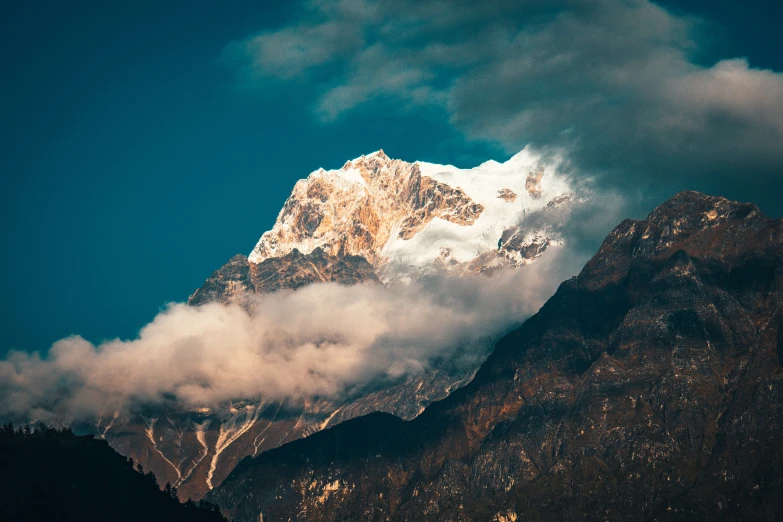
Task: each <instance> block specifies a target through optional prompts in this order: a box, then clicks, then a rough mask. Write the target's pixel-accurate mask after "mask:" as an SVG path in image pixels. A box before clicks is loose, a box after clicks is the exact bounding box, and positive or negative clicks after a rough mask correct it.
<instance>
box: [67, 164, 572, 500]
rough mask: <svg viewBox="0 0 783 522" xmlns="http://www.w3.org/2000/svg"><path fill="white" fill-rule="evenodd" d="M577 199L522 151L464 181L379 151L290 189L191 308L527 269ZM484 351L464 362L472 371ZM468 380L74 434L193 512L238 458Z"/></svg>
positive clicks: (400, 409) (451, 375)
mask: <svg viewBox="0 0 783 522" xmlns="http://www.w3.org/2000/svg"><path fill="white" fill-rule="evenodd" d="M575 199H577V197H576V195H575V194H573V193H572V192H571V190H570V188H569V185H568V183H567V182H566V181H565V180H564V179H563V178H561V177H560V176H559V175H558V174H557V165H556V164H550V163H546V162H544V161H542V160H541V159H540V158H538V157H536V156H534V155H532V154H531V153H529V152H528V151H522V152H520V153H519V154H517V155H515V156H514V157H512V158H511V159H509V160H508V161H507V162H505V163H497V162H494V161H489V162H486V163H484V164H482V165H480V166H478V167H476V168H474V169H458V168H455V167H453V166H450V165H435V164H431V163H424V162H414V163H408V162H405V161H401V160H396V159H391V158H389V157H388V156H387V155H386V154H385V153H384V152H383V151H377V152H374V153H372V154H369V155H366V156H361V157H359V158H356V159H354V160H352V161H349V162H347V163H346V164H345V165H344V166H343V167H342V168H340V169H337V170H328V171H327V170H323V169H319V170H316V171H315V172H313V173H311V174H310V175H309V176H308V177H307V178H306V179H303V180H300V181H299V182H297V183H296V185H295V186H294V189H293V191H292V193H291V196H290V197H289V198H288V200H287V201H286V202H285V204H284V205H283V208H282V210H281V211H280V214H279V216H278V218H277V221H276V222H275V224H274V226H273V228H272V229H271V230H269V231H267V232H265V233H264V234H263V235H262V236H261V238H260V240H259V241H258V243H257V245H256V246H255V248H254V249H253V250H252V252H251V253H250V255H249V256H247V257H245V256H244V255H236V256H234V257H233V258H232V259H230V260H229V261H228V263H226V264H225V265H224V266H223V267H221V268H220V269H218V270H217V271H215V272H214V273H213V274H212V275H211V276H210V277H209V278H208V279H207V281H206V282H205V283H204V284H203V285H202V286H201V287H200V288H199V289H198V290H196V291H195V292H194V293H193V294H192V295H191V296H190V299H189V300H188V302H189V304H190V305H193V306H200V305H204V304H208V303H213V302H218V303H238V304H240V305H242V306H245V307H246V308H248V309H250V308H252V306H253V297H254V296H255V295H257V294H265V293H270V292H276V291H280V290H296V289H297V288H301V287H303V286H306V285H310V284H317V283H329V282H331V283H339V284H343V285H351V284H358V283H367V284H405V283H407V282H411V281H416V280H418V279H421V278H423V277H427V276H429V275H432V274H447V275H450V276H455V277H460V276H473V275H475V274H487V275H491V274H492V273H494V272H495V271H496V270H499V269H502V268H504V267H508V268H519V267H524V266H525V265H527V264H529V263H531V262H533V261H534V260H535V259H537V258H538V257H539V256H541V254H542V253H543V252H544V251H545V250H546V249H547V248H550V247H552V246H557V245H559V244H560V243H562V238H561V237H560V236H559V234H558V233H557V226H558V225H559V221H558V220H560V219H562V215H561V211H562V210H564V209H567V208H568V206H569V205H570V204H571V203H572V201H574V200H575ZM487 348H488V345H487V344H484V345H481V346H476V347H475V348H474V350H475V352H476V353H477V354H478V357H477V358H476V359H477V360H479V361H480V360H482V359H483V358H482V356H483V355H485V353H486V350H487ZM477 367H478V363H471V364H470V365H468V366H464V365H462V366H459V365H453V364H450V363H449V361H444V362H443V363H442V364H441V365H440V366H438V367H434V368H430V369H429V370H428V371H427V372H425V373H424V374H421V375H414V376H411V377H407V378H405V379H403V380H402V381H396V382H390V383H387V384H385V385H384V386H383V387H381V388H377V387H375V388H372V389H366V390H359V391H357V392H355V393H353V394H352V395H351V396H350V397H338V398H313V399H312V400H298V401H286V402H282V403H281V402H279V401H274V400H269V399H267V398H265V397H237V398H236V400H234V401H231V402H227V403H225V404H220V405H217V406H216V405H205V406H204V407H200V408H196V409H193V408H185V407H183V406H182V405H181V404H178V403H176V402H175V401H174V402H172V403H171V404H165V405H163V406H160V405H158V406H155V407H151V406H150V407H141V408H137V409H136V410H134V412H132V414H131V415H123V414H120V413H119V412H118V411H117V412H112V411H108V412H106V414H105V415H103V416H101V417H100V418H98V419H95V421H94V422H92V423H84V424H81V425H79V426H75V429H80V430H82V431H85V432H91V433H94V434H95V435H96V436H98V437H100V438H105V439H106V440H108V441H109V442H110V443H111V445H112V447H113V448H115V449H116V450H117V451H119V452H120V453H122V454H123V455H126V456H130V457H132V458H133V459H135V460H136V461H139V462H141V463H142V464H143V465H144V467H145V468H146V469H151V470H152V471H153V472H154V473H155V475H156V476H157V477H158V478H159V479H160V480H161V481H162V482H166V481H168V482H170V483H171V484H173V485H175V486H176V487H177V488H178V490H179V492H180V495H181V496H182V498H194V499H198V498H201V497H202V496H203V495H204V494H206V493H207V492H208V491H210V490H211V489H212V488H214V487H215V486H217V485H218V484H220V483H221V482H222V481H223V479H225V477H226V476H228V474H229V472H231V470H232V469H233V468H234V466H236V464H237V463H238V462H239V461H240V460H241V459H242V458H244V457H245V456H257V455H259V454H261V453H263V452H264V451H267V450H269V449H272V448H275V447H278V446H280V445H281V444H284V443H286V442H290V441H292V440H295V439H298V438H301V437H304V436H307V435H309V434H311V433H314V432H316V431H319V430H322V429H324V428H326V427H327V426H333V425H335V424H338V423H340V422H343V421H345V420H348V419H350V418H353V417H356V416H359V415H364V414H367V413H370V412H374V411H385V412H389V413H392V414H395V415H397V416H400V417H402V418H405V419H411V418H414V417H415V416H416V415H418V414H419V413H420V412H421V411H422V410H423V409H424V407H425V406H426V405H428V404H430V403H431V402H432V401H434V400H438V399H442V398H444V397H446V396H447V395H448V394H449V393H450V392H451V391H452V390H454V389H456V388H458V387H460V386H463V385H464V384H465V383H467V382H468V381H469V380H470V379H471V378H472V377H473V375H474V373H475V371H476V370H477Z"/></svg>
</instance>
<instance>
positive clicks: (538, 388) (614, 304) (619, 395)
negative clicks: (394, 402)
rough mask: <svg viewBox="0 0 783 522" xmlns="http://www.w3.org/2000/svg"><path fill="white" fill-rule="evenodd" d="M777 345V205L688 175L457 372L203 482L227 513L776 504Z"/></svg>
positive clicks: (385, 514) (270, 517)
mask: <svg viewBox="0 0 783 522" xmlns="http://www.w3.org/2000/svg"><path fill="white" fill-rule="evenodd" d="M782 361H783V220H772V219H769V218H767V217H765V216H764V215H763V214H762V213H761V212H760V211H759V209H758V208H757V207H755V206H754V205H751V204H743V203H737V202H732V201H728V200H726V199H723V198H716V197H709V196H705V195H702V194H698V193H694V192H684V193H681V194H678V195H677V196H675V197H674V198H673V199H671V200H670V201H668V202H666V203H665V204H663V205H661V206H660V207H658V208H657V209H656V210H655V211H653V212H652V213H651V214H650V215H649V217H648V218H647V219H646V220H643V221H632V220H626V221H624V222H623V223H621V224H620V225H619V226H618V227H617V228H615V230H614V231H612V232H611V234H610V235H609V236H608V237H607V239H606V240H605V241H604V243H603V245H602V246H601V248H600V250H599V252H598V253H597V254H596V255H595V257H594V258H593V259H592V260H591V261H590V262H588V263H587V265H586V266H585V267H584V269H583V270H582V272H581V273H580V274H579V275H578V276H577V277H574V278H572V279H570V280H568V281H566V282H564V283H563V284H562V285H561V286H560V288H559V289H558V291H557V292H556V294H555V295H554V296H553V297H552V298H551V299H550V300H549V301H548V302H547V303H546V305H544V307H542V309H541V310H540V312H539V313H538V314H537V315H535V316H534V317H532V318H531V319H529V320H528V321H527V322H526V323H525V324H524V325H523V326H522V327H521V328H520V329H519V330H517V331H515V332H513V333H511V334H510V335H508V336H507V337H505V338H504V339H503V340H502V341H501V342H499V343H498V345H497V346H496V349H495V350H494V352H493V354H492V355H491V356H490V358H489V359H488V361H487V362H486V363H485V364H484V365H483V366H482V368H481V369H480V370H479V372H478V374H477V375H476V377H475V379H474V380H473V381H472V382H471V383H470V384H469V385H468V386H466V387H465V388H462V389H461V390H458V391H457V392H455V393H454V394H452V395H451V396H450V397H448V398H447V399H445V400H443V401H441V402H438V403H435V404H433V405H432V406H430V407H429V408H428V409H427V410H426V411H425V412H424V413H422V414H421V415H420V416H419V417H417V418H416V419H413V420H412V421H402V420H400V419H397V418H395V417H392V416H391V415H387V414H371V415H368V416H365V417H360V418H356V419H353V420H350V421H347V422H345V423H343V424H340V425H338V426H336V427H334V428H331V429H328V430H325V431H322V432H319V433H316V434H314V435H312V436H310V437H307V438H306V439H303V440H299V441H295V442H292V443H289V444H286V445H284V446H282V447H280V448H278V449H276V450H272V451H269V452H267V453H264V454H262V455H260V456H258V457H257V458H255V459H250V458H247V459H245V460H243V461H242V462H241V463H240V464H239V465H238V466H237V468H236V469H235V470H234V471H233V472H232V473H231V474H230V475H229V477H228V478H227V479H226V480H225V481H224V482H223V484H222V485H221V486H220V487H219V488H217V489H216V490H214V491H213V492H212V493H210V495H208V497H207V498H208V499H209V500H212V501H215V502H217V503H218V504H219V505H220V506H221V508H223V510H224V511H225V512H227V513H228V514H229V516H230V517H231V518H232V519H233V520H238V521H257V520H261V519H263V520H264V521H266V522H269V521H277V520H300V521H301V520H308V521H326V520H357V521H358V520H417V521H419V520H432V521H436V520H454V521H470V520H495V521H498V522H500V521H503V522H505V521H516V520H542V519H543V520H702V519H710V520H717V519H725V520H780V519H782V518H783V472H781V471H780V470H783V441H782V439H781V437H780V434H781V433H783V371H782V369H781V362H782ZM261 517H262V518H261Z"/></svg>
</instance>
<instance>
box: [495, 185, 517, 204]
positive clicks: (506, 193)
mask: <svg viewBox="0 0 783 522" xmlns="http://www.w3.org/2000/svg"><path fill="white" fill-rule="evenodd" d="M498 197H499V198H500V199H502V200H503V201H505V202H506V203H513V202H515V201H516V200H517V194H516V193H515V192H514V191H513V190H511V189H507V188H504V189H500V190H498Z"/></svg>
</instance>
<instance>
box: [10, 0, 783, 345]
mask: <svg viewBox="0 0 783 522" xmlns="http://www.w3.org/2000/svg"><path fill="white" fill-rule="evenodd" d="M68 4H69V5H66V3H63V2H44V3H29V2H16V3H10V4H6V5H4V6H2V7H0V43H1V44H2V49H3V51H2V68H3V71H4V74H3V77H4V80H3V82H2V84H0V121H2V125H1V126H0V148H1V149H0V172H2V177H3V190H2V191H0V198H2V199H1V201H0V211H1V212H2V219H3V223H4V224H5V226H4V227H2V238H0V240H2V244H3V245H4V249H3V252H4V255H3V256H2V257H1V258H0V264H1V265H0V274H2V278H3V279H2V288H3V292H2V304H1V305H0V306H2V310H0V312H1V313H2V316H3V318H4V319H3V324H4V326H3V328H2V330H1V331H0V353H3V352H4V351H7V350H8V349H11V348H19V349H24V350H46V349H47V348H48V347H49V345H50V344H51V343H52V342H53V341H55V340H56V339H59V338H61V337H64V336H67V335H70V334H75V333H78V334H80V335H82V336H84V337H85V338H87V339H89V340H91V341H99V340H101V339H105V338H111V337H116V336H119V337H122V338H128V337H132V336H133V335H134V334H135V333H136V332H137V331H138V329H139V328H140V327H141V326H142V325H144V324H145V323H146V322H147V321H149V320H150V319H151V318H152V317H153V316H155V314H156V313H157V312H158V310H159V309H160V307H161V306H163V305H164V304H165V303H167V302H169V301H182V300H184V299H186V298H187V296H188V295H189V294H190V293H191V292H192V291H193V290H194V289H195V288H197V287H198V286H200V285H201V283H202V282H203V280H204V279H205V278H206V277H207V276H209V274H210V273H211V272H212V271H213V270H215V269H217V268H218V267H219V266H220V265H222V264H223V263H224V262H225V261H226V260H227V259H228V258H230V257H231V256H232V255H233V254H235V253H238V252H241V253H248V252H249V251H250V250H251V249H252V247H253V245H254V243H255V241H256V240H257V239H258V237H259V236H260V235H261V233H262V232H263V231H265V230H267V229H268V228H270V227H271V225H272V223H273V221H274V218H275V217H276V215H277V213H278V211H279V210H280V208H281V206H282V203H283V201H284V200H285V198H286V197H287V195H288V193H289V192H290V190H291V188H292V186H293V184H294V183H295V181H296V180H297V179H299V178H302V177H304V176H306V175H307V173H309V172H310V171H312V170H314V169H316V168H318V167H321V166H323V167H326V168H330V167H339V166H341V165H342V164H343V163H344V162H345V161H346V160H347V159H350V158H353V157H355V156H358V155H360V154H362V153H366V152H370V151H373V150H376V149H378V148H383V149H384V150H385V151H386V152H387V154H389V155H390V156H392V157H399V158H402V159H406V160H414V159H421V160H427V161H433V162H446V163H452V164H457V165H460V166H471V165H473V164H476V163H478V162H481V161H483V160H485V159H489V158H495V159H505V157H508V156H510V155H511V153H512V151H513V150H514V147H518V148H519V146H520V145H523V144H524V143H526V142H527V141H529V140H531V139H537V140H542V141H545V139H546V136H544V135H534V134H529V133H527V134H526V132H527V131H526V130H525V129H524V128H523V129H521V130H520V131H519V135H518V136H516V135H514V136H510V137H509V136H505V135H501V134H500V131H498V130H497V127H496V125H497V117H495V118H494V119H488V118H484V116H485V115H486V107H484V106H480V107H479V108H478V109H475V110H473V108H472V107H470V106H467V108H466V106H457V107H456V108H455V103H457V104H458V102H460V99H461V98H459V96H456V97H453V98H451V100H452V101H451V102H449V103H446V104H440V105H439V104H437V103H430V102H429V100H427V101H426V102H421V101H417V99H416V98H415V96H413V94H411V93H414V91H415V89H419V90H418V91H415V92H424V93H425V96H432V97H437V96H439V93H440V91H439V86H440V85H441V84H443V83H449V82H454V81H455V78H456V79H457V80H456V81H459V79H460V77H459V76H458V75H460V74H468V73H465V72H464V71H470V74H472V73H473V72H475V69H472V68H471V67H473V65H465V64H459V66H458V67H455V68H454V70H452V71H451V72H449V74H448V75H441V74H440V72H439V70H435V69H431V68H430V69H427V68H426V67H430V65H429V64H424V65H422V66H421V68H420V69H417V70H416V71H415V72H416V73H418V74H421V75H423V77H424V78H425V79H424V80H421V79H420V80H417V82H418V83H416V84H415V85H405V86H403V87H402V88H401V89H407V90H406V91H404V92H402V91H400V90H397V91H391V90H389V91H388V92H387V91H383V92H377V88H376V91H374V92H373V93H371V95H370V96H369V97H368V98H367V99H366V100H364V99H363V100H364V101H361V102H356V103H350V104H349V106H346V108H345V109H340V110H339V111H338V113H337V114H336V115H334V116H330V117H326V118H325V117H324V116H323V113H322V112H321V113H319V111H318V110H317V109H314V106H315V105H317V103H318V100H319V99H320V100H324V99H327V97H328V95H329V93H334V92H346V89H348V91H347V92H349V94H350V93H360V92H362V91H361V88H362V86H363V85H365V84H366V78H362V77H361V76H360V75H359V73H360V72H361V68H360V63H361V62H360V61H359V60H360V59H361V57H362V56H364V55H359V54H357V55H356V58H355V59H351V58H350V55H349V58H347V59H346V60H345V61H344V62H343V61H340V60H343V58H344V55H343V54H340V60H335V59H334V57H333V56H332V57H328V58H322V61H321V62H318V63H317V64H315V65H308V66H306V67H305V66H302V68H301V69H297V71H298V72H297V74H296V75H294V78H293V79H291V78H283V79H281V78H279V77H280V76H281V75H282V76H285V73H286V70H285V69H281V71H282V72H280V71H278V72H277V73H275V74H272V73H271V72H269V70H267V71H266V72H264V71H262V72H261V73H260V74H255V75H253V76H252V77H248V76H247V75H246V74H245V73H243V67H242V63H241V60H242V59H245V60H246V59H247V58H246V57H245V58H242V57H239V58H238V57H237V49H239V50H240V51H241V50H242V49H247V48H248V42H253V41H254V40H253V39H254V38H255V37H256V35H259V34H266V35H268V36H269V38H268V39H267V40H263V42H265V43H264V44H263V45H266V46H267V47H266V48H267V49H268V48H271V47H269V46H270V45H271V43H270V42H272V43H279V42H280V37H281V35H282V33H281V31H284V30H286V29H290V30H291V31H293V34H302V28H303V27H310V26H312V25H313V24H316V23H320V22H318V20H317V17H318V16H321V14H322V13H315V14H313V13H311V12H309V11H308V10H307V9H305V8H302V7H298V6H296V5H294V4H292V3H290V2H230V1H229V2H222V3H220V5H218V4H216V3H214V2H188V3H184V2H183V3H179V4H176V3H173V2H134V3H133V5H132V6H131V5H127V6H118V5H113V4H116V3H114V2H72V3H68ZM665 5H666V6H667V7H669V8H671V9H673V10H674V11H675V12H676V13H677V19H678V20H679V19H682V18H683V16H691V15H695V16H698V17H701V18H702V19H703V20H706V21H707V22H709V23H706V24H701V25H699V27H698V28H697V29H694V32H695V33H697V36H694V41H695V42H696V43H697V44H698V45H697V46H696V48H695V49H689V50H688V55H689V60H690V61H691V62H692V63H694V64H700V65H704V66H705V67H711V66H712V65H714V64H715V63H716V62H717V61H719V60H721V59H726V58H735V57H746V58H747V61H748V64H749V67H751V68H756V69H772V70H774V71H781V70H783V56H782V55H781V53H780V50H781V49H783V42H781V37H780V35H779V32H778V28H777V27H776V21H779V20H780V19H781V18H783V9H781V7H780V4H778V3H776V2H761V1H756V2H752V1H751V2H744V3H743V4H742V5H739V6H738V5H736V3H735V2H728V1H723V2H706V1H686V2H666V3H665ZM468 14H469V13H468ZM329 16H331V15H329ZM334 16H335V20H338V21H339V22H340V23H341V24H349V23H350V22H351V21H350V19H349V18H345V17H344V13H343V14H339V13H338V14H335V15H334ZM340 16H343V18H340ZM536 16H545V14H540V13H537V14H536ZM313 17H315V18H313ZM365 23H368V24H370V25H371V23H370V22H366V21H365ZM482 23H488V24H491V23H496V22H493V21H492V20H487V21H482V20H477V22H476V24H479V25H480V24H482ZM338 27H347V25H346V26H338ZM458 28H459V30H460V31H462V30H464V27H462V26H459V27H458ZM444 30H445V31H454V30H455V29H454V27H446V28H445V29H444ZM341 34H342V32H341ZM378 34H381V35H382V34H383V33H382V32H380V33H378ZM283 36H284V35H283ZM379 38H382V36H380V37H379ZM232 42H233V43H232ZM324 42H325V44H330V43H334V41H333V40H329V41H326V40H325V41H324ZM395 45H397V44H395ZM410 45H418V44H410V43H409V42H403V43H400V44H399V46H398V47H394V46H392V45H391V44H390V45H389V46H388V49H387V51H388V50H389V49H391V52H392V53H393V55H394V56H404V54H403V53H404V52H408V51H410ZM422 45H423V46H424V45H426V42H425V43H422ZM251 49H252V47H251ZM341 53H342V51H341ZM395 53H396V54H395ZM240 54H241V53H240ZM488 56H494V55H488ZM252 59H253V58H252V57H251V60H252ZM483 59H485V58H483ZM270 63H272V62H270V61H269V60H267V61H263V60H260V61H256V62H253V65H254V67H256V69H257V67H258V66H259V64H260V66H262V67H263V66H264V64H266V65H269V64H270ZM308 63H310V62H308ZM346 63H347V64H348V66H347V67H348V70H350V71H354V72H356V74H355V75H353V76H352V75H351V74H350V73H345V72H344V70H345V67H346ZM245 65H247V64H246V63H245ZM289 66H290V62H289V63H286V64H283V65H281V67H283V68H285V67H289ZM254 70H255V69H254ZM341 71H342V72H341ZM357 71H358V72H357ZM257 72H258V71H257V70H256V73H257ZM740 72H741V71H740ZM271 76H278V78H270V77H271ZM430 78H434V79H430ZM462 78H464V76H463V77H462ZM362 82H365V83H362ZM493 85H494V84H493ZM339 89H342V90H339ZM351 89H353V90H351ZM457 94H460V93H457ZM489 94H491V93H488V95H489ZM577 94H578V93H577ZM355 96H360V94H356V95H355ZM498 96H499V99H500V101H501V108H502V109H503V110H506V107H505V106H503V104H502V102H503V101H504V99H505V98H503V96H502V94H498ZM572 96H573V94H569V97H572ZM357 99H358V98H357ZM454 100H456V101H454ZM349 101H353V100H349ZM546 102H547V100H546V99H544V100H543V101H542V100H541V99H538V100H537V103H539V104H544V105H546ZM341 103H344V101H343V102H341ZM509 103H511V102H509ZM340 107H342V105H341V106H340ZM477 107H478V106H477ZM509 107H510V108H509V109H508V111H509V115H511V114H513V110H514V109H513V106H511V105H509ZM479 109H480V110H481V111H482V112H480V113H477V112H476V111H478V110H479ZM477 114H478V116H477ZM578 114H582V113H578ZM546 115H547V116H551V114H546ZM471 118H473V119H471ZM479 120H481V121H480V122H479ZM477 122H479V123H477ZM579 123H581V122H579ZM558 124H560V123H558ZM719 124H720V123H717V124H716V125H719ZM591 125H592V123H591V124H590V125H584V126H583V128H587V129H596V128H598V129H609V127H607V125H608V124H607V123H606V122H605V121H604V122H600V123H596V124H595V125H594V126H591ZM511 132H512V134H513V132H516V131H515V130H514V129H512V131H511ZM760 132H762V133H763V132H764V131H763V130H762V131H760ZM609 134H611V133H609ZM609 146H616V145H612V144H610V145H607V147H609ZM770 150H773V154H774V148H771V149H770ZM765 154H767V155H768V154H769V153H768V150H766V149H765V150H761V151H760V152H759V153H758V155H757V157H765V156H764V155H765ZM605 156H606V154H604V153H602V157H605ZM577 157H579V158H580V159H579V161H581V162H582V164H583V165H585V166H589V167H590V168H596V169H603V170H611V169H608V168H607V167H606V165H605V164H601V163H599V162H597V160H596V158H595V157H594V156H591V155H589V154H584V153H581V155H579V154H577ZM741 159H743V158H741ZM618 161H621V162H624V163H622V165H623V166H626V165H627V164H628V161H627V159H622V158H621V159H620V160H618ZM743 161H744V159H743ZM776 161H777V158H772V160H769V161H767V162H766V163H763V162H760V163H759V165H757V166H753V167H752V168H753V169H755V170H754V172H757V175H756V174H754V175H752V176H751V177H749V178H748V180H749V181H748V183H750V184H753V185H754V186H747V185H743V183H740V182H739V181H741V180H739V178H738V177H736V176H735V177H731V178H730V177H729V175H728V174H726V173H724V172H722V171H721V170H720V168H719V167H715V168H713V170H711V171H709V172H705V174H704V175H703V176H701V177H694V178H693V179H691V178H686V179H685V180H684V181H683V179H681V178H680V177H677V178H676V179H675V178H666V179H663V180H662V182H661V183H662V186H663V187H664V188H663V189H661V187H658V189H659V190H662V192H664V193H665V192H666V190H667V188H668V187H671V189H672V190H674V189H679V188H700V189H710V188H712V187H717V190H722V191H725V193H723V195H726V196H729V197H736V198H739V199H754V200H756V201H758V202H759V203H760V204H761V205H762V208H764V209H765V210H766V211H767V212H769V213H771V214H774V215H780V214H781V213H783V212H781V210H783V207H780V206H778V205H776V204H775V201H776V198H777V194H778V193H777V192H776V191H775V190H774V189H773V190H770V189H769V188H767V190H764V189H759V188H758V187H757V186H756V185H759V184H761V185H762V186H763V183H764V182H766V181H768V180H769V179H774V178H770V176H775V175H777V176H778V178H780V177H781V176H783V174H781V173H780V171H775V169H776V168H777V166H778V165H779V163H776ZM762 163H763V164H762ZM647 164H648V165H649V164H650V161H647ZM663 167H665V168H667V169H669V168H671V169H673V172H674V171H676V170H677V169H679V168H682V169H692V166H690V165H689V164H688V162H687V161H682V162H680V163H672V164H671V165H670V164H664V165H663ZM773 171H775V172H773ZM646 172H647V171H641V170H640V171H639V177H643V176H646V175H647V174H646ZM770 172H772V174H770ZM718 177H720V178H721V179H723V180H728V181H726V184H718V185H715V184H714V181H710V180H714V179H716V178H718ZM604 180H605V183H607V184H611V183H615V182H616V183H618V184H619V185H622V183H623V182H621V181H617V180H618V177H617V175H616V174H607V175H606V177H605V178H604ZM705 180H706V181H705ZM686 182H687V183H692V185H693V186H687V187H682V186H681V185H682V183H686ZM645 205H648V206H649V202H644V204H640V205H639V206H638V207H634V208H633V211H635V212H642V211H644V210H645V209H646V210H649V208H648V207H645Z"/></svg>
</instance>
